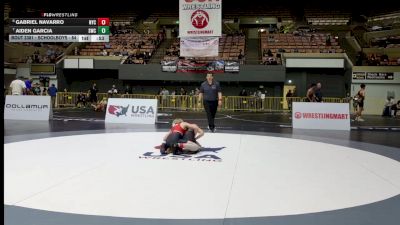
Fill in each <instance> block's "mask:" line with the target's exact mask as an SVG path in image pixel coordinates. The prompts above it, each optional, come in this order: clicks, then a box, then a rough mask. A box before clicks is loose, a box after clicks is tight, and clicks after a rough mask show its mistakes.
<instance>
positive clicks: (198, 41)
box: [180, 37, 219, 57]
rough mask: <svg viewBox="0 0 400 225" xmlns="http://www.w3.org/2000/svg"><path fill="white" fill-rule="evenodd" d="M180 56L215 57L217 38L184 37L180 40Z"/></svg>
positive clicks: (216, 54) (217, 44)
mask: <svg viewBox="0 0 400 225" xmlns="http://www.w3.org/2000/svg"><path fill="white" fill-rule="evenodd" d="M180 42H181V46H180V56H183V57H217V56H218V46H219V38H218V37H185V38H181V40H180Z"/></svg>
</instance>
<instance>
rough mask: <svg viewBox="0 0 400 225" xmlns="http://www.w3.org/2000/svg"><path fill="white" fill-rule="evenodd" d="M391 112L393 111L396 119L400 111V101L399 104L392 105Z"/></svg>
mask: <svg viewBox="0 0 400 225" xmlns="http://www.w3.org/2000/svg"><path fill="white" fill-rule="evenodd" d="M391 110H392V116H393V117H396V116H397V111H399V110H400V100H399V101H397V104H393V105H392V108H391Z"/></svg>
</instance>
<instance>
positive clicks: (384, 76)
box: [366, 72, 394, 80]
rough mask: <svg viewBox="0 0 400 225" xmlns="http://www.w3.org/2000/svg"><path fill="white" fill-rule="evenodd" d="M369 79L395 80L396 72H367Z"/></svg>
mask: <svg viewBox="0 0 400 225" xmlns="http://www.w3.org/2000/svg"><path fill="white" fill-rule="evenodd" d="M366 77H367V80H393V79H394V74H393V73H386V72H383V73H382V72H380V73H371V72H367V76H366Z"/></svg>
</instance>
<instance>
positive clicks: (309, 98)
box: [305, 83, 317, 102]
mask: <svg viewBox="0 0 400 225" xmlns="http://www.w3.org/2000/svg"><path fill="white" fill-rule="evenodd" d="M316 88H317V85H316V84H314V83H313V84H311V86H310V88H308V90H307V94H306V99H305V101H306V102H315V101H316V100H315V98H316V97H315V90H316Z"/></svg>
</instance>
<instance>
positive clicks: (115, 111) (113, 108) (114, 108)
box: [108, 105, 129, 117]
mask: <svg viewBox="0 0 400 225" xmlns="http://www.w3.org/2000/svg"><path fill="white" fill-rule="evenodd" d="M128 109H129V105H128V106H125V107H123V106H120V105H110V106H109V107H108V113H110V114H111V115H115V116H117V117H119V116H122V115H124V116H126V113H127V112H128Z"/></svg>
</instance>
